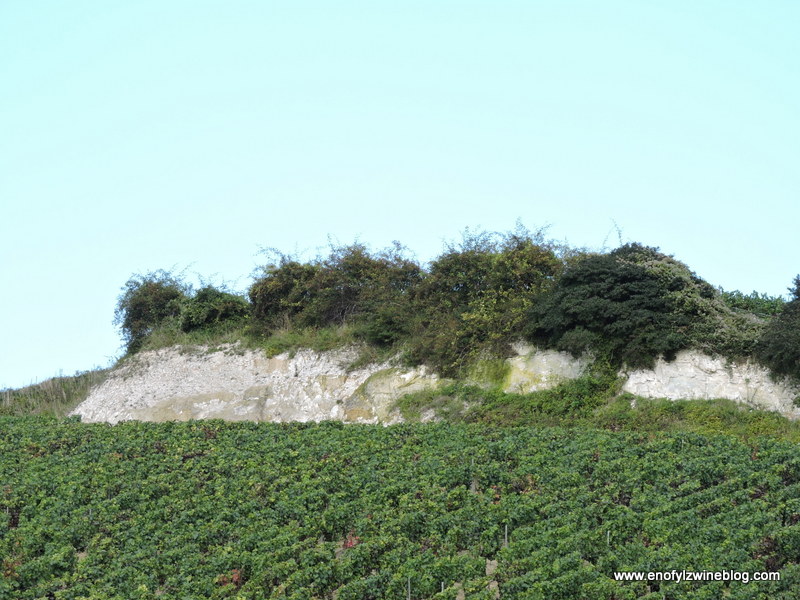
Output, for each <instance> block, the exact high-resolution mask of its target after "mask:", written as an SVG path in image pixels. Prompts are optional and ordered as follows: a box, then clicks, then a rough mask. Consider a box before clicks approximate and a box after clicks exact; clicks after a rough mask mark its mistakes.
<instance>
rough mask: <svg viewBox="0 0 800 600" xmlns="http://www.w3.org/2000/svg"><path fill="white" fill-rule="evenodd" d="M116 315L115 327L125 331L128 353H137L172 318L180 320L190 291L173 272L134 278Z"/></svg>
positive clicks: (126, 284) (121, 297) (117, 308)
mask: <svg viewBox="0 0 800 600" xmlns="http://www.w3.org/2000/svg"><path fill="white" fill-rule="evenodd" d="M122 290H123V292H122V294H121V295H120V296H119V299H118V300H117V307H116V310H115V311H114V323H115V324H116V325H118V326H119V327H120V329H121V330H122V337H123V339H124V340H125V346H126V349H127V351H128V352H136V351H137V350H139V348H141V346H142V344H143V342H144V340H145V339H146V338H147V336H148V335H150V333H152V332H153V330H154V329H155V328H156V327H158V326H159V325H161V324H162V323H163V322H164V321H166V320H167V319H170V318H178V317H179V316H180V314H181V308H182V306H183V303H184V302H185V301H186V299H187V297H188V294H189V292H190V288H189V286H188V285H187V284H185V283H184V282H183V281H182V280H181V279H180V278H179V277H176V276H175V275H173V274H172V273H170V272H169V271H164V270H158V271H153V272H150V273H147V274H145V275H134V276H133V277H131V278H130V279H129V280H128V281H127V282H126V283H125V286H124V287H123V288H122Z"/></svg>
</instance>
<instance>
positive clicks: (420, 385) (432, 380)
mask: <svg viewBox="0 0 800 600" xmlns="http://www.w3.org/2000/svg"><path fill="white" fill-rule="evenodd" d="M514 350H515V353H516V355H515V356H513V357H512V358H509V359H508V360H507V365H506V366H507V369H506V374H505V378H504V381H503V383H502V387H503V389H504V390H505V391H507V392H517V393H527V392H532V391H535V390H540V389H546V388H550V387H553V386H555V385H557V384H558V383H559V382H561V381H563V380H565V379H571V378H575V377H578V376H580V375H581V374H582V373H583V372H584V371H585V370H586V368H587V367H589V365H590V364H591V360H590V359H589V358H580V359H576V358H573V357H571V356H570V355H568V354H565V353H562V352H555V351H550V350H546V351H543V350H538V349H536V348H534V347H532V346H528V345H526V344H517V345H515V346H514ZM356 358H357V351H356V350H355V349H344V350H336V351H329V352H322V353H320V352H315V351H313V350H301V351H298V352H296V353H295V354H293V355H289V354H288V353H285V354H280V355H278V356H273V357H268V356H266V355H265V354H264V353H263V352H260V351H256V350H244V349H242V348H240V347H238V346H224V347H222V348H219V349H216V350H215V351H210V350H208V349H205V348H199V349H194V350H192V351H186V350H183V349H181V348H167V349H163V350H157V351H152V352H143V353H141V354H138V355H136V356H134V357H132V358H130V359H128V360H126V361H124V362H123V363H122V364H120V365H119V366H118V367H117V368H116V369H114V371H113V372H112V373H111V375H110V376H109V377H108V378H107V379H106V381H105V382H104V383H103V384H101V385H100V386H99V387H97V388H96V389H94V390H92V392H91V393H90V394H89V397H88V398H87V399H86V401H84V402H83V403H81V404H80V405H79V406H78V407H77V408H76V409H75V410H74V411H73V414H76V415H80V416H81V418H82V420H84V421H88V422H92V421H105V422H109V423H117V422H119V421H125V420H133V419H136V420H143V421H169V420H179V421H181V420H189V419H210V418H217V419H225V420H230V421H245V420H246V421H273V422H283V421H301V422H306V421H323V420H339V421H343V422H347V423H383V424H391V423H397V422H400V421H402V417H401V415H400V414H399V412H398V411H397V410H396V409H395V408H394V404H395V401H396V400H397V399H398V398H399V397H401V396H403V395H404V394H407V393H410V392H416V391H420V390H424V389H430V388H435V387H437V386H440V385H441V384H442V380H440V379H439V378H438V377H437V376H436V375H435V374H433V373H431V372H429V371H428V370H427V369H425V368H424V367H417V368H413V369H410V368H401V367H398V366H394V365H391V364H389V363H384V364H372V365H368V366H365V367H361V368H355V369H353V368H350V365H352V364H353V362H354V361H355V359H356ZM620 375H621V376H622V377H624V378H625V384H624V385H623V388H622V389H623V390H624V391H626V392H630V393H632V394H635V395H637V396H643V397H650V398H670V399H679V398H686V399H710V398H728V399H731V400H735V401H737V402H741V403H744V404H747V405H749V406H753V407H758V408H764V409H768V410H774V411H778V412H781V413H782V414H784V415H786V416H789V417H792V418H798V417H800V408H798V407H797V406H795V402H796V399H797V398H798V397H800V390H798V389H797V388H794V387H792V386H789V385H788V384H786V383H776V382H774V381H772V380H771V379H770V377H769V374H768V372H767V370H766V369H764V368H763V367H760V366H758V365H754V364H751V363H745V364H729V363H726V362H725V361H724V360H722V359H718V358H712V357H709V356H705V355H703V354H700V353H697V352H690V351H686V352H681V353H679V354H678V356H677V358H676V359H675V360H674V361H672V362H669V363H667V362H665V361H663V360H659V361H658V362H657V364H656V366H655V368H654V369H652V370H637V371H633V372H630V373H621V374H620ZM476 383H480V382H476Z"/></svg>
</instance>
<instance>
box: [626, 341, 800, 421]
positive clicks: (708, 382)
mask: <svg viewBox="0 0 800 600" xmlns="http://www.w3.org/2000/svg"><path fill="white" fill-rule="evenodd" d="M622 389H623V391H626V392H630V393H631V394H635V395H637V396H643V397H645V398H669V399H670V400H678V399H689V400H696V399H707V400H710V399H714V398H727V399H729V400H735V401H736V402H740V403H742V404H746V405H748V406H752V407H755V408H761V409H767V410H773V411H778V412H780V413H782V414H784V415H786V416H789V417H792V418H797V417H798V416H800V409H799V408H798V407H797V406H795V404H794V402H795V399H797V398H798V397H800V390H799V389H797V388H796V387H794V386H791V385H789V384H788V383H787V382H786V381H779V382H776V381H773V380H772V379H771V378H770V375H769V371H768V370H767V369H766V368H764V367H762V366H760V365H757V364H753V363H751V362H745V363H730V362H727V361H725V360H724V359H722V358H715V357H711V356H707V355H705V354H701V353H699V352H695V351H683V352H680V353H678V355H677V356H676V358H675V360H673V361H672V362H666V361H664V360H663V359H659V360H658V361H657V362H656V365H655V368H654V369H646V370H645V369H640V370H636V371H632V372H631V373H629V374H628V375H627V381H626V382H625V384H624V385H623V387H622Z"/></svg>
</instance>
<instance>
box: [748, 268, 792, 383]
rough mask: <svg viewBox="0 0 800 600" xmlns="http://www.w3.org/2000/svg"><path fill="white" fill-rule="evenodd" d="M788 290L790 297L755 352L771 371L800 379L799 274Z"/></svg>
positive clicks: (770, 323)
mask: <svg viewBox="0 0 800 600" xmlns="http://www.w3.org/2000/svg"><path fill="white" fill-rule="evenodd" d="M789 291H790V292H791V300H790V301H789V302H788V303H786V304H785V305H784V306H783V309H782V310H781V312H780V313H778V315H777V316H776V317H775V318H773V319H772V320H771V321H770V322H769V324H768V325H767V327H766V329H765V331H764V334H763V336H762V338H761V340H760V342H759V347H758V353H757V354H758V358H759V359H760V360H761V362H763V363H764V364H765V365H766V366H768V367H769V368H770V370H771V371H772V373H773V374H774V375H776V376H787V377H790V378H792V379H793V380H795V381H797V382H800V275H798V276H797V277H795V279H794V287H793V288H790V289H789Z"/></svg>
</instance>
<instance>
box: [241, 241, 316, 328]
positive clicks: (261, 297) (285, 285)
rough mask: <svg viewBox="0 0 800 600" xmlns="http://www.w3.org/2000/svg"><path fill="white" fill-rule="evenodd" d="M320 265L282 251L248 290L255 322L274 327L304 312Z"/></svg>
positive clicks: (266, 326) (265, 326)
mask: <svg viewBox="0 0 800 600" xmlns="http://www.w3.org/2000/svg"><path fill="white" fill-rule="evenodd" d="M320 268H321V267H320V266H319V265H317V264H303V263H300V262H297V261H296V260H293V259H291V258H290V257H288V256H285V255H280V257H279V260H278V263H277V264H270V265H267V266H266V267H264V268H263V272H262V275H261V276H260V277H259V278H258V279H256V281H255V283H253V285H252V286H250V290H249V292H248V294H249V297H250V303H251V306H252V314H253V317H254V319H255V320H256V322H257V323H259V324H260V325H261V326H262V327H264V328H266V329H271V328H275V327H277V326H279V325H284V324H286V323H290V322H291V320H292V319H293V318H294V317H296V316H297V315H299V314H300V313H302V312H303V310H305V308H306V306H307V304H308V302H309V300H310V299H311V290H310V282H311V281H312V280H313V279H314V277H315V275H316V274H317V272H318V271H319V270H320Z"/></svg>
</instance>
